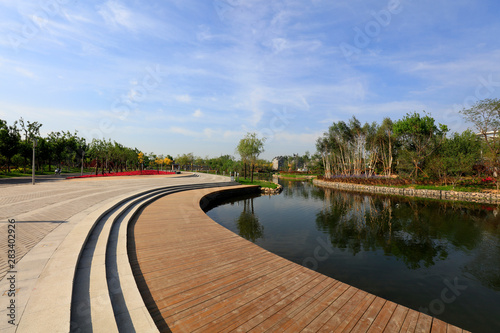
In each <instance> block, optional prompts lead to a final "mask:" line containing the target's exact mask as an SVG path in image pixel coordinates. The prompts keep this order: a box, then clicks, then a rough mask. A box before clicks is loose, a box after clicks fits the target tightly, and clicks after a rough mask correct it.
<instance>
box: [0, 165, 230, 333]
mask: <svg viewBox="0 0 500 333" xmlns="http://www.w3.org/2000/svg"><path fill="white" fill-rule="evenodd" d="M228 180H229V178H227V177H220V176H219V177H217V176H205V175H203V176H202V177H193V176H192V175H190V174H188V175H170V176H137V177H134V176H129V177H106V178H93V179H74V180H65V179H59V180H58V179H51V181H47V182H40V183H37V184H36V185H35V186H33V185H31V183H30V184H23V183H22V182H21V183H13V182H12V181H9V182H3V181H2V180H1V179H0V188H1V192H0V234H1V235H2V236H1V238H0V239H2V240H3V241H0V251H1V253H2V255H1V256H0V278H3V279H2V280H1V281H0V288H2V289H3V290H4V291H3V292H2V298H1V302H0V306H1V307H0V318H4V319H3V320H0V331H1V332H14V331H15V330H16V328H17V331H18V332H68V331H69V330H70V319H71V318H70V316H71V314H70V311H71V303H72V299H73V295H72V294H73V287H75V288H76V289H77V290H78V289H81V288H80V286H79V285H78V284H77V283H75V284H74V282H75V281H76V275H75V273H76V271H75V270H76V268H77V264H78V263H79V262H80V263H81V262H82V260H83V259H85V257H84V256H82V254H83V252H82V251H83V248H84V246H85V244H88V243H89V242H90V241H91V237H90V235H91V233H92V231H93V230H94V229H95V227H96V225H97V224H98V222H99V221H100V219H102V218H103V217H105V215H106V214H107V213H112V212H113V211H115V210H118V209H120V208H128V205H127V202H130V201H134V200H135V199H136V198H143V199H144V200H147V199H148V195H151V194H154V193H156V194H158V195H160V194H161V192H162V191H166V189H170V188H175V187H176V186H191V185H192V186H196V185H200V184H201V185H203V184H207V185H206V186H213V185H214V184H217V183H224V184H230V183H229V182H228ZM211 184H212V185H211ZM154 191H156V192H154ZM148 193H149V194H148ZM9 220H15V257H16V258H15V262H16V265H15V267H14V270H12V269H10V271H9V274H7V271H8V269H9V267H8V264H9V262H8V261H7V259H8V258H7V254H8V253H9V252H8V251H9V250H11V248H9V246H8V244H9V243H8V225H9V223H8V221H9ZM125 237H126V236H125V235H123V236H122V238H123V239H125ZM104 246H105V247H106V243H104ZM122 251H124V252H125V253H126V246H124V247H123V250H122ZM96 254H98V253H96ZM98 263H99V261H98V260H92V267H96V265H97V264H98ZM128 266H129V267H130V265H129V264H128ZM129 270H130V268H129ZM94 271H95V272H97V271H98V270H97V269H95V270H94ZM6 274H7V275H6ZM12 276H14V277H15V281H14V283H13V284H12V283H11V282H12V281H9V278H11V277H12ZM97 281H99V283H101V282H102V281H101V280H99V279H98V280H97ZM104 284H106V280H104ZM12 285H13V286H14V288H11V286H12ZM131 289H132V288H131ZM135 290H137V288H135ZM12 291H15V297H11V296H10V295H9V294H11V293H12ZM108 298H109V296H108ZM139 298H140V297H139ZM99 300H101V301H102V299H99ZM12 301H14V302H15V310H13V312H14V322H13V323H14V324H16V325H12V324H10V323H9V322H8V319H9V317H8V316H7V315H8V314H9V313H10V312H11V310H9V309H7V306H9V305H10V304H11V302H12ZM142 306H143V307H144V305H143V304H142ZM78 309H79V310H81V309H82V307H81V306H80V307H79V308H78ZM95 309H97V307H94V310H95ZM148 317H149V315H148ZM109 319H110V320H111V321H113V322H114V321H115V318H114V316H113V315H111V318H109ZM17 324H19V326H18V327H17ZM78 329H79V328H78V327H75V329H74V331H78ZM100 330H102V331H104V332H112V331H113V330H108V329H107V328H106V327H101V328H100ZM80 331H81V332H83V331H84V330H80ZM94 331H95V332H98V331H99V329H95V330H94Z"/></svg>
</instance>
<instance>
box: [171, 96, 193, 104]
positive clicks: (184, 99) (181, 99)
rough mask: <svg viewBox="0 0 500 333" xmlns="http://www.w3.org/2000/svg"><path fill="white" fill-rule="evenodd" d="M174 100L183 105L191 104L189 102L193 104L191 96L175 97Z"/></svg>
mask: <svg viewBox="0 0 500 333" xmlns="http://www.w3.org/2000/svg"><path fill="white" fill-rule="evenodd" d="M174 98H175V100H176V101H178V102H181V103H189V102H191V96H189V95H188V94H185V95H177V96H174Z"/></svg>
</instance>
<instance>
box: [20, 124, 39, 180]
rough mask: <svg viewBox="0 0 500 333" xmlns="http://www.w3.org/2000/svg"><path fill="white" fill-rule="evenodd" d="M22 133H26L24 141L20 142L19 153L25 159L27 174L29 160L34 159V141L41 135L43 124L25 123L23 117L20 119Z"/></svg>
mask: <svg viewBox="0 0 500 333" xmlns="http://www.w3.org/2000/svg"><path fill="white" fill-rule="evenodd" d="M19 126H20V131H23V132H24V140H22V141H20V142H19V148H18V149H19V153H20V154H21V156H22V157H23V159H24V173H26V164H27V162H28V160H30V159H32V158H33V157H32V152H33V139H34V138H36V137H38V136H39V135H40V127H42V124H40V123H38V122H37V121H35V122H30V121H26V122H25V121H24V119H23V118H22V117H21V118H20V119H19Z"/></svg>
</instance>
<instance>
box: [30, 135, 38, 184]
mask: <svg viewBox="0 0 500 333" xmlns="http://www.w3.org/2000/svg"><path fill="white" fill-rule="evenodd" d="M36 144H37V139H36V138H33V167H32V168H31V182H32V183H33V185H35V147H36Z"/></svg>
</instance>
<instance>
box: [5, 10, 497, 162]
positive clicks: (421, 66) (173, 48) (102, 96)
mask: <svg viewBox="0 0 500 333" xmlns="http://www.w3.org/2000/svg"><path fill="white" fill-rule="evenodd" d="M499 13H500V2H498V0H476V1H472V0H456V1H430V0H420V1H417V0H390V1H389V0H371V1H366V0H365V1H361V0H349V1H347V0H346V1H326V0H300V1H298V0H297V1H295V0H287V1H285V0H273V1H264V0H216V1H212V0H207V1H201V0H198V1H194V0H165V1H159V0H152V1H147V2H146V1H126V0H110V1H78V0H41V1H40V2H39V1H24V0H17V1H11V0H0V76H1V80H0V118H2V119H6V120H7V121H8V122H9V123H12V122H13V121H15V120H17V119H19V117H23V118H24V119H26V120H31V121H39V122H41V123H42V124H43V127H42V132H43V133H44V134H45V133H48V132H51V131H60V130H70V131H74V130H78V132H79V134H80V135H82V136H85V137H87V139H88V140H89V141H90V140H91V139H92V137H99V138H103V137H104V138H111V139H112V140H116V141H118V142H120V143H123V144H125V145H126V146H129V147H137V148H139V149H141V150H143V151H145V152H154V153H157V154H171V155H173V156H176V155H178V154H182V153H189V152H193V153H194V154H195V155H198V156H202V157H205V156H207V155H208V156H212V157H213V156H218V155H220V154H233V155H234V154H235V152H234V149H235V147H236V144H237V142H238V141H239V139H241V138H242V137H243V136H244V135H245V133H247V132H256V133H258V134H259V135H260V136H261V137H262V136H265V137H267V142H266V145H265V149H266V152H265V153H264V154H263V155H262V157H264V158H267V159H271V158H272V157H273V156H276V155H284V154H293V153H299V154H303V153H304V152H305V151H307V150H308V151H310V152H311V153H313V152H314V151H315V141H316V139H317V138H318V137H319V136H320V135H321V134H322V133H323V132H324V131H325V130H327V128H328V126H329V125H330V124H331V123H332V122H333V121H338V120H345V121H347V120H348V119H350V118H351V117H352V116H353V115H355V116H356V117H357V118H358V119H359V120H360V121H362V122H372V121H377V122H381V120H382V119H383V118H384V117H390V118H391V119H393V120H397V119H400V118H401V117H403V116H404V115H405V114H406V113H408V112H413V111H418V112H421V111H423V110H425V111H427V112H429V113H431V115H432V116H433V117H434V118H435V119H436V120H437V121H438V122H441V123H445V124H447V125H448V126H449V127H450V128H451V130H453V131H461V130H463V129H465V128H467V127H468V125H467V124H464V123H463V121H462V119H461V117H460V115H459V114H458V110H460V109H462V108H463V107H464V106H465V107H467V106H470V105H471V104H472V103H473V102H474V101H477V100H478V99H483V98H499V97H500V38H499V36H500V20H499V19H498V14H499Z"/></svg>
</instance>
